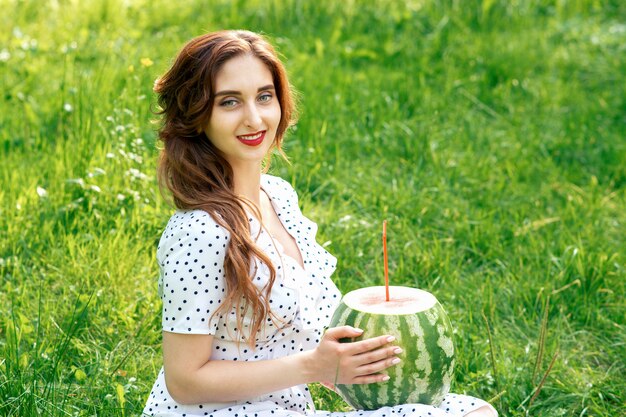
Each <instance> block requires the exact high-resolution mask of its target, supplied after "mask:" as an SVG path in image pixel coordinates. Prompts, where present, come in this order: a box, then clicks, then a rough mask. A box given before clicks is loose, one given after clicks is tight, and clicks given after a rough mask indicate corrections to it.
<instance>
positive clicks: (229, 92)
mask: <svg viewBox="0 0 626 417" xmlns="http://www.w3.org/2000/svg"><path fill="white" fill-rule="evenodd" d="M268 90H274V84H268V85H264V86H263V87H259V89H258V90H257V91H258V92H259V93H260V92H261V91H268ZM240 95H241V91H236V90H223V91H220V92H218V93H215V97H218V96H240Z"/></svg>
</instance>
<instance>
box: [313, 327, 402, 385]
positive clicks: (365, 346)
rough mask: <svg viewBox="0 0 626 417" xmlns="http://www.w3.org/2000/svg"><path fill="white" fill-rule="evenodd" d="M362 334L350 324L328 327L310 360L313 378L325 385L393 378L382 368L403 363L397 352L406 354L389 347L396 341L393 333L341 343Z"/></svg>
mask: <svg viewBox="0 0 626 417" xmlns="http://www.w3.org/2000/svg"><path fill="white" fill-rule="evenodd" d="M362 333H363V331H362V330H359V329H355V328H353V327H350V326H341V327H334V328H331V329H328V330H327V331H326V333H325V334H324V336H323V337H322V341H321V342H320V344H319V345H318V347H317V348H316V349H315V350H313V351H312V352H311V356H310V357H309V359H310V360H309V361H308V362H307V365H308V368H309V370H310V372H311V374H312V376H313V379H314V380H315V381H317V382H322V383H323V384H324V385H334V384H371V383H373V382H383V381H386V380H387V379H389V377H388V376H387V375H385V374H384V373H383V372H382V371H384V370H385V369H387V368H389V367H391V366H393V365H395V364H397V363H399V362H400V359H399V358H398V357H397V356H396V355H398V354H400V353H402V349H400V348H399V347H398V346H386V345H388V344H389V343H391V342H393V341H394V340H395V339H394V338H393V337H392V336H379V337H374V338H371V339H366V340H361V341H358V342H352V343H340V342H339V340H340V339H343V338H353V337H359V336H360V335H361V334H362Z"/></svg>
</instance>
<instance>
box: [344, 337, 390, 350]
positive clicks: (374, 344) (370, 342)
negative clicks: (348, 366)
mask: <svg viewBox="0 0 626 417" xmlns="http://www.w3.org/2000/svg"><path fill="white" fill-rule="evenodd" d="M394 340H396V338H395V337H393V336H389V335H385V336H378V337H372V338H371V339H366V340H361V341H359V342H354V343H350V345H349V346H350V347H349V348H348V351H349V352H350V353H351V354H352V355H358V354H359V353H364V352H369V351H370V350H374V349H378V348H379V347H381V346H385V345H386V344H387V343H391V342H393V341H394Z"/></svg>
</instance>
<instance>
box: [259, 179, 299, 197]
mask: <svg viewBox="0 0 626 417" xmlns="http://www.w3.org/2000/svg"><path fill="white" fill-rule="evenodd" d="M261 185H262V186H263V188H264V189H265V190H266V191H269V192H270V194H271V195H272V197H273V198H275V199H278V200H282V199H289V200H291V199H295V202H297V199H298V195H297V193H296V190H294V188H293V186H292V185H291V183H289V181H287V180H285V179H283V178H281V177H277V176H274V175H269V174H263V175H262V176H261Z"/></svg>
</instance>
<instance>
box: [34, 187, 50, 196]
mask: <svg viewBox="0 0 626 417" xmlns="http://www.w3.org/2000/svg"><path fill="white" fill-rule="evenodd" d="M37 194H39V197H41V198H46V197H48V192H47V191H46V190H45V189H44V188H42V187H37Z"/></svg>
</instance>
